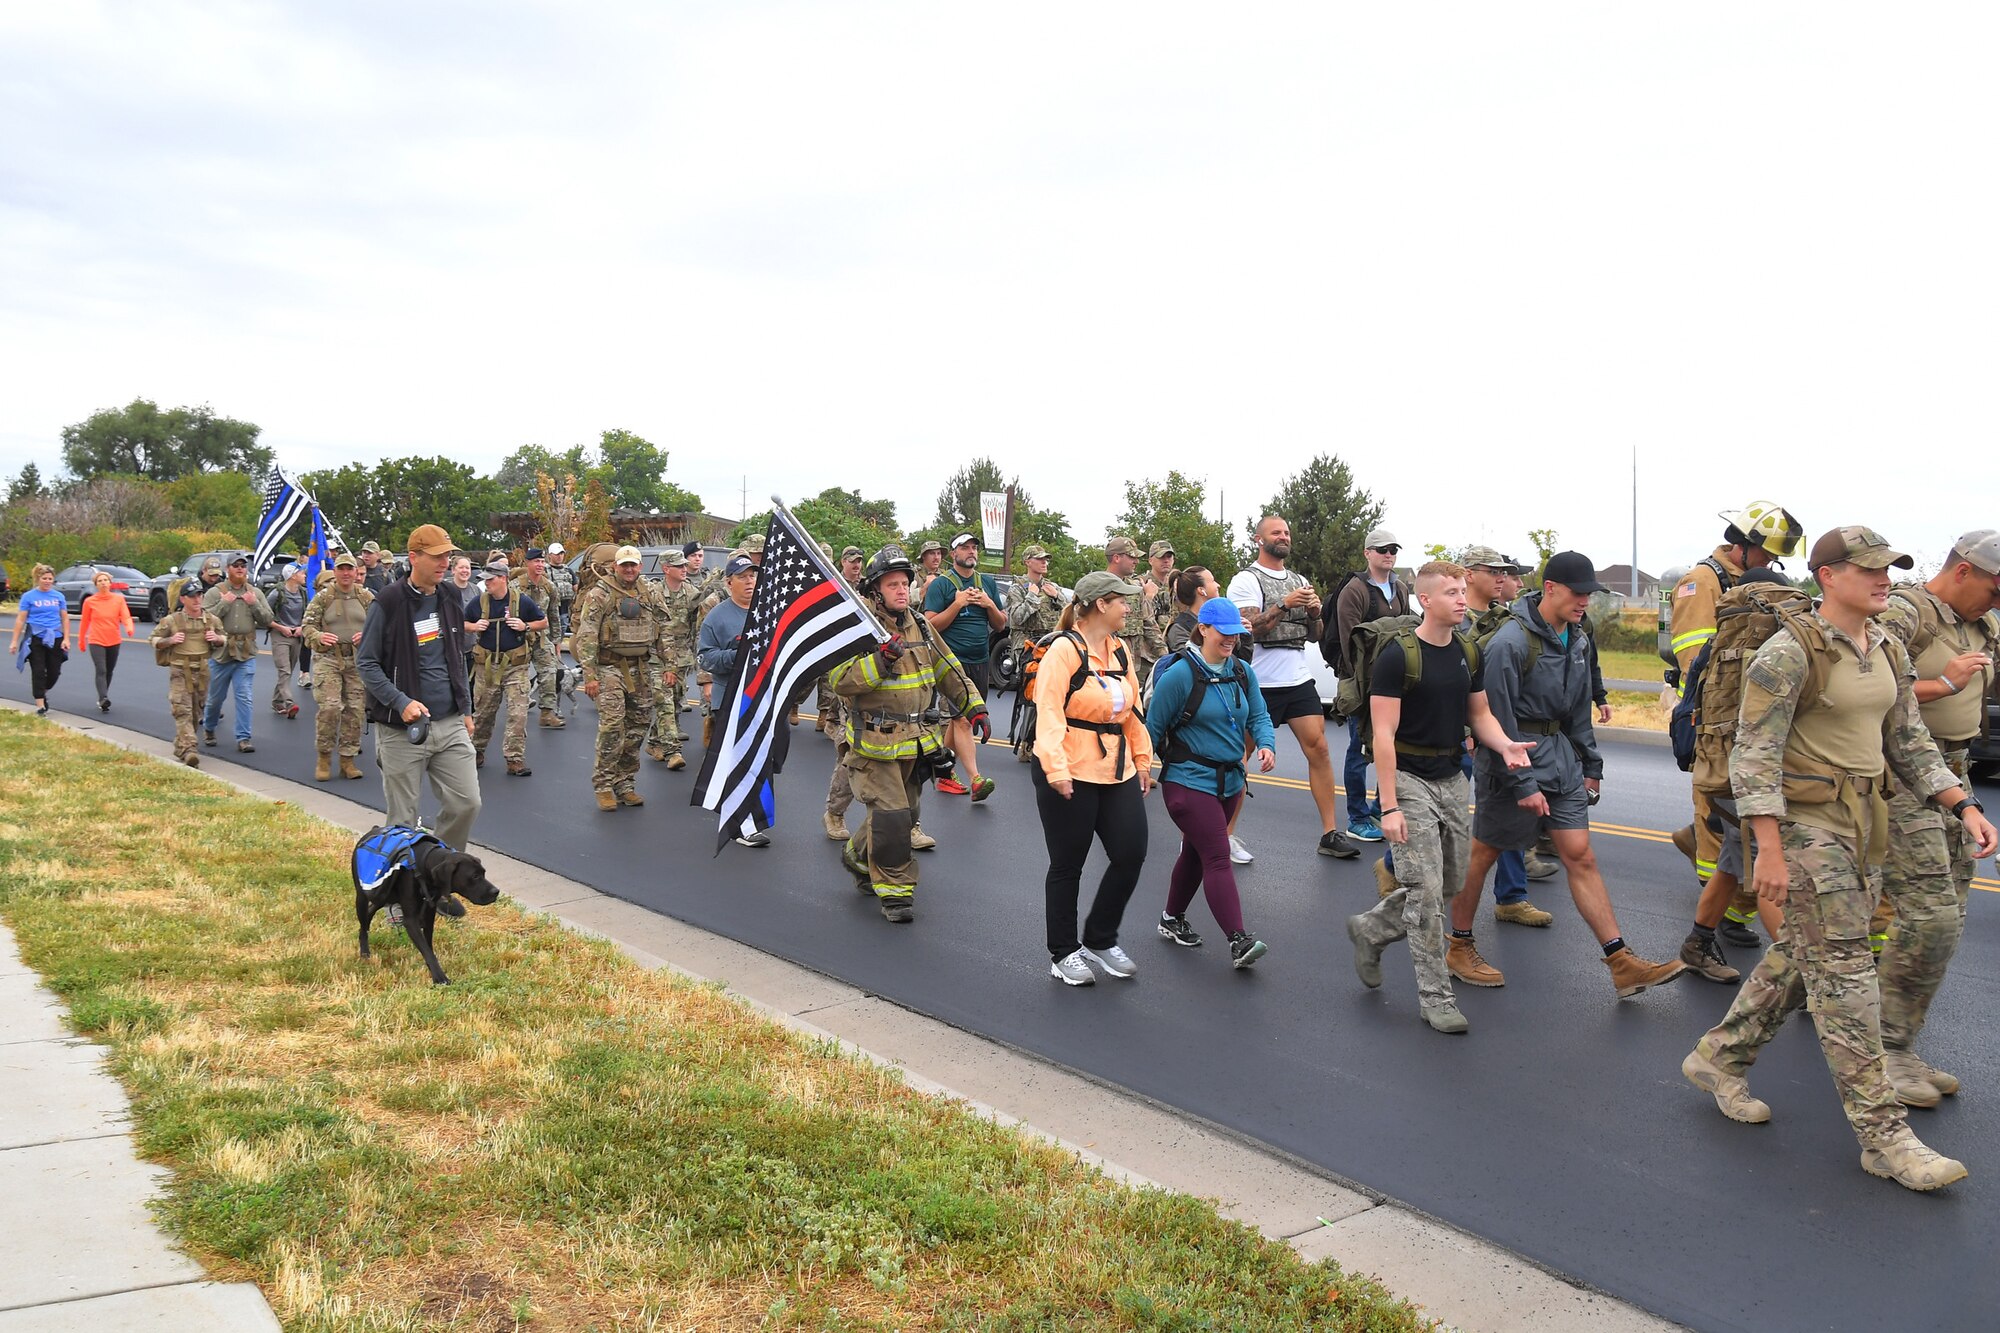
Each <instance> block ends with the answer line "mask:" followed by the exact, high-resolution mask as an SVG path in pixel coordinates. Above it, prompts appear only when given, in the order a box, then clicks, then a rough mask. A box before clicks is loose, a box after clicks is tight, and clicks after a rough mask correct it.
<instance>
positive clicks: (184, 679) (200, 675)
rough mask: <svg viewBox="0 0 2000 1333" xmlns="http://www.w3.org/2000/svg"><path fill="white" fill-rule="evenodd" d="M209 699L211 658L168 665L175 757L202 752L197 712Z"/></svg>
mask: <svg viewBox="0 0 2000 1333" xmlns="http://www.w3.org/2000/svg"><path fill="white" fill-rule="evenodd" d="M207 702H208V659H206V658H203V659H201V660H200V661H197V662H195V663H194V664H193V665H191V666H189V665H176V666H171V667H168V668H167V711H168V712H170V713H172V714H173V715H174V758H176V759H180V760H186V759H187V757H188V756H189V755H194V754H200V753H201V738H200V737H198V736H197V735H195V722H196V714H197V713H199V712H200V711H201V709H202V707H203V706H204V705H205V704H206V703H207Z"/></svg>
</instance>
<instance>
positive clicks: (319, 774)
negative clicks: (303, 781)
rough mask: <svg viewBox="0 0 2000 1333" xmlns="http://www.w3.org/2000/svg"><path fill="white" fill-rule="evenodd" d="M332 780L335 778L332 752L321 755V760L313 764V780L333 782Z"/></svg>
mask: <svg viewBox="0 0 2000 1333" xmlns="http://www.w3.org/2000/svg"><path fill="white" fill-rule="evenodd" d="M332 780H333V756H332V755H330V754H322V755H320V757H319V760H318V761H317V762H316V763H314V764H313V781H314V782H331V781H332Z"/></svg>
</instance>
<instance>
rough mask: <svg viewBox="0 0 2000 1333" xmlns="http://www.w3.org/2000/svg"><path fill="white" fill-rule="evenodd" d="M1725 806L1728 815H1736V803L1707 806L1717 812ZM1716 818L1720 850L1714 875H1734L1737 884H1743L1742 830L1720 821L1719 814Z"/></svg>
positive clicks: (1718, 802) (1717, 803)
mask: <svg viewBox="0 0 2000 1333" xmlns="http://www.w3.org/2000/svg"><path fill="white" fill-rule="evenodd" d="M1725 806H1726V807H1728V809H1729V813H1731V814H1735V813H1736V802H1734V801H1713V802H1710V804H1709V808H1710V809H1711V810H1717V811H1719V810H1721V809H1722V808H1723V807H1725ZM1716 817H1717V819H1719V820H1721V823H1722V835H1721V836H1722V850H1721V851H1719V852H1717V853H1716V856H1715V873H1716V874H1718V875H1734V876H1736V880H1737V883H1739V884H1740V883H1742V882H1743V829H1742V828H1741V826H1739V825H1736V824H1732V823H1730V822H1729V821H1728V820H1726V819H1722V818H1721V816H1720V815H1719V814H1718V815H1717V816H1716Z"/></svg>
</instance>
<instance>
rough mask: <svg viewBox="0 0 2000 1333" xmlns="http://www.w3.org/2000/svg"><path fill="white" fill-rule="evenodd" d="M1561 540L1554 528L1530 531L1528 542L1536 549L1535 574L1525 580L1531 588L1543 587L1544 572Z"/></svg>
mask: <svg viewBox="0 0 2000 1333" xmlns="http://www.w3.org/2000/svg"><path fill="white" fill-rule="evenodd" d="M1560 540H1561V538H1560V537H1559V536H1557V534H1556V530H1555V529H1554V528H1530V529H1528V542H1529V544H1530V545H1532V546H1533V547H1534V548H1535V556H1536V560H1535V572H1534V573H1532V574H1530V575H1528V577H1527V578H1526V579H1525V580H1523V582H1525V583H1526V584H1527V586H1529V587H1531V588H1539V587H1541V586H1542V571H1543V570H1544V569H1546V568H1547V567H1548V563H1549V557H1550V556H1552V555H1554V554H1555V553H1556V543H1557V542H1558V541H1560Z"/></svg>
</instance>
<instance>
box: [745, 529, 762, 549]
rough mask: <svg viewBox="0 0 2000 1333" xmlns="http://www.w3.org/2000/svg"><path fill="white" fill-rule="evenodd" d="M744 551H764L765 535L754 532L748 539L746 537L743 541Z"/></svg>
mask: <svg viewBox="0 0 2000 1333" xmlns="http://www.w3.org/2000/svg"><path fill="white" fill-rule="evenodd" d="M743 549H744V550H746V551H762V550H763V549H764V534H763V533H761V532H753V533H751V534H750V535H749V536H748V537H745V538H744V539H743Z"/></svg>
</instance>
